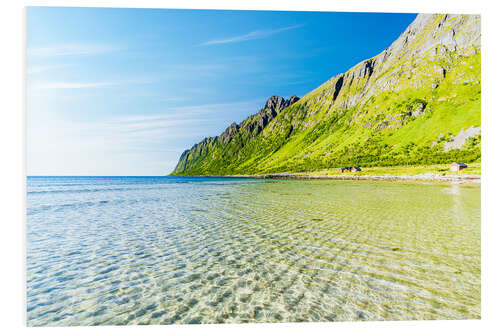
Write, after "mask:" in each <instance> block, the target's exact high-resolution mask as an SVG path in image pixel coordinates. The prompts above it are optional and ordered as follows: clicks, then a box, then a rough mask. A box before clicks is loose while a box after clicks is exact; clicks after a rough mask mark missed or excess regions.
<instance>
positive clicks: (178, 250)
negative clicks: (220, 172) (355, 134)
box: [27, 177, 480, 326]
mask: <svg viewBox="0 0 500 333" xmlns="http://www.w3.org/2000/svg"><path fill="white" fill-rule="evenodd" d="M466 318H480V185H479V184H436V183H434V184H423V183H404V182H397V183H396V182H383V181H379V182H370V181H338V180H337V181H305V180H272V181H268V180H257V179H222V178H170V177H28V195H27V319H28V325H30V326H39V325H49V326H59V325H99V324H105V325H123V324H170V323H218V322H225V323H229V322H236V323H242V322H290V321H340V320H411V319H466Z"/></svg>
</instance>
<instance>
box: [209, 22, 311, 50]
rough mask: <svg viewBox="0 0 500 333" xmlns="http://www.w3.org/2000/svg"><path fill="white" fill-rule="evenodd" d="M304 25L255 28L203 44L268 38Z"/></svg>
mask: <svg viewBox="0 0 500 333" xmlns="http://www.w3.org/2000/svg"><path fill="white" fill-rule="evenodd" d="M302 26H303V24H298V25H292V26H288V27H283V28H280V29H275V30H255V31H251V32H249V33H246V34H244V35H240V36H234V37H229V38H223V39H213V40H209V41H206V42H204V43H202V44H201V45H216V44H228V43H238V42H243V41H247V40H252V39H261V38H266V37H269V36H272V35H275V34H278V33H280V32H283V31H287V30H292V29H297V28H300V27H302Z"/></svg>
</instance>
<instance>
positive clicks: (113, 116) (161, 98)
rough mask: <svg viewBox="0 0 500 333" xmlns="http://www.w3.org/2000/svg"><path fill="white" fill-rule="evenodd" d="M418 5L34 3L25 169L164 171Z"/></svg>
mask: <svg viewBox="0 0 500 333" xmlns="http://www.w3.org/2000/svg"><path fill="white" fill-rule="evenodd" d="M415 17H416V15H414V14H377V13H333V12H276V11H275V12H273V11H215V10H214V11H209V10H167V9H113V8H58V7H29V8H28V9H27V98H28V99H27V123H28V128H27V137H28V142H27V144H28V147H27V162H28V175H164V174H166V173H168V172H170V171H171V170H172V169H173V168H174V167H175V164H176V163H177V160H178V157H179V155H180V154H181V153H182V151H184V150H185V149H188V148H190V147H191V146H192V145H193V144H195V143H197V142H199V141H200V140H201V139H203V138H204V137H206V136H215V135H219V134H220V133H221V132H222V131H223V130H224V129H225V128H226V127H227V126H228V125H229V124H230V123H232V122H233V121H236V122H240V121H241V120H243V119H244V118H246V117H247V116H249V115H250V114H253V113H256V112H258V110H259V109H260V108H261V107H262V106H263V105H264V103H265V101H266V99H267V98H268V97H270V96H272V95H279V96H283V97H289V96H291V95H293V94H296V95H298V96H299V97H302V96H303V95H305V94H306V93H308V92H309V91H311V90H313V89H314V88H316V87H317V86H319V85H320V84H322V83H323V82H325V81H326V80H328V79H329V78H330V77H332V76H334V75H336V74H338V73H341V72H344V71H346V70H347V69H349V68H350V67H352V66H354V65H355V64H357V63H358V62H360V61H362V60H364V59H366V58H370V57H372V56H375V55H376V54H378V53H380V52H381V51H382V50H384V49H385V48H386V47H388V46H389V45H390V44H391V43H392V42H393V41H394V40H395V39H396V38H397V37H398V36H399V35H400V34H401V33H402V32H403V31H404V30H405V29H406V27H407V26H408V25H409V24H410V23H411V22H412V21H413V19H414V18H415Z"/></svg>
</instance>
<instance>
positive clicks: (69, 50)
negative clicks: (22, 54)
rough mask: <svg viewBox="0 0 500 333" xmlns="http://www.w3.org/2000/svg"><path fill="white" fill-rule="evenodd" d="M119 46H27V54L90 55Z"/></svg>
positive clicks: (73, 44) (106, 51)
mask: <svg viewBox="0 0 500 333" xmlns="http://www.w3.org/2000/svg"><path fill="white" fill-rule="evenodd" d="M120 49H121V48H120V47H117V46H115V45H108V44H84V43H82V44H78V43H70V44H58V45H50V46H44V47H35V48H28V56H38V57H56V56H72V55H90V54H102V53H110V52H115V51H118V50H120Z"/></svg>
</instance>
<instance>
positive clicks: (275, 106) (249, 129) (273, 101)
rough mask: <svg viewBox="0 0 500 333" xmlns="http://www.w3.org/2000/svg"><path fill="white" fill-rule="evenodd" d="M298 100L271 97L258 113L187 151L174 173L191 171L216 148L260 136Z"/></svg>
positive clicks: (222, 147) (295, 97)
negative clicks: (194, 164)
mask: <svg viewBox="0 0 500 333" xmlns="http://www.w3.org/2000/svg"><path fill="white" fill-rule="evenodd" d="M298 100H299V98H298V97H297V96H295V95H293V96H292V97H290V98H289V99H284V98H283V97H279V96H272V97H270V98H269V99H268V100H267V101H266V104H265V105H264V107H263V108H262V109H261V110H260V111H259V112H258V113H256V114H254V115H251V116H250V117H248V118H247V119H245V120H243V121H242V122H241V123H240V124H239V125H238V124H236V123H234V122H233V123H232V124H231V125H230V126H229V127H228V128H226V130H225V131H224V132H223V133H222V134H221V135H220V136H218V137H210V138H205V139H203V140H202V141H201V142H200V143H197V144H195V145H194V146H193V147H192V148H191V149H188V150H185V151H184V152H183V153H182V155H181V157H180V158H179V162H178V163H177V166H176V168H175V170H174V172H183V171H185V170H186V169H189V167H190V165H192V164H193V162H195V161H196V162H197V163H200V162H201V160H203V159H204V158H205V157H207V155H208V153H209V152H210V151H211V150H212V149H213V148H214V147H217V148H218V149H219V150H224V149H230V148H231V147H232V145H231V142H233V145H234V144H236V146H240V145H239V144H238V142H240V141H241V139H242V138H246V139H247V140H248V139H251V138H253V137H255V136H257V135H259V134H260V133H261V132H262V130H263V129H264V127H266V125H267V124H268V123H269V122H270V121H271V120H272V119H274V117H276V116H277V115H278V114H279V113H280V112H281V111H283V110H284V109H285V108H287V107H288V106H290V105H292V104H293V103H295V102H297V101H298ZM241 143H243V142H241Z"/></svg>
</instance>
